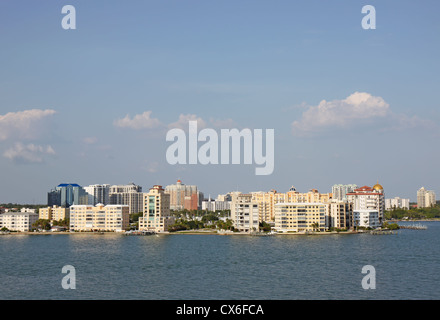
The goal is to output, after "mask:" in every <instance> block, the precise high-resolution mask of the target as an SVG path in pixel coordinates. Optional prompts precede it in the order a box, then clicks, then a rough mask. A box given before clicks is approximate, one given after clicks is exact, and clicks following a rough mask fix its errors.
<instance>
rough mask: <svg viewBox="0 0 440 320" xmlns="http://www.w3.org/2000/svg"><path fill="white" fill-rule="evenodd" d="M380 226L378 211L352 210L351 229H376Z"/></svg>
mask: <svg viewBox="0 0 440 320" xmlns="http://www.w3.org/2000/svg"><path fill="white" fill-rule="evenodd" d="M381 225H382V222H381V219H380V216H379V211H377V210H353V227H354V228H357V227H365V228H373V229H375V228H378V227H380V226H381Z"/></svg>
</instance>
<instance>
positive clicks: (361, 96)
mask: <svg viewBox="0 0 440 320" xmlns="http://www.w3.org/2000/svg"><path fill="white" fill-rule="evenodd" d="M390 113H391V111H390V109H389V104H388V103H386V102H385V101H384V99H382V98H381V97H375V96H372V95H371V94H369V93H365V92H355V93H353V94H352V95H350V96H349V97H347V98H346V99H344V100H333V101H326V100H322V101H321V102H320V103H319V105H317V106H312V107H309V108H308V109H307V110H306V111H304V112H303V114H302V118H301V119H300V120H299V121H294V122H293V123H292V129H293V133H294V134H295V135H307V134H310V133H314V132H317V131H321V130H324V129H327V128H334V127H350V126H353V125H355V124H359V123H362V122H364V121H368V120H370V119H377V118H383V117H386V116H388V115H390Z"/></svg>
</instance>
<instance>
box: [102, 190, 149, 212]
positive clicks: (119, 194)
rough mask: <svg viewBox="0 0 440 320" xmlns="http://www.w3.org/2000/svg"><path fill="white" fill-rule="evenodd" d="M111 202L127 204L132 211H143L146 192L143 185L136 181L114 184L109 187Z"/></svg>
mask: <svg viewBox="0 0 440 320" xmlns="http://www.w3.org/2000/svg"><path fill="white" fill-rule="evenodd" d="M109 202H110V204H125V205H128V207H129V212H130V213H139V212H143V210H144V208H143V203H144V194H143V193H142V187H141V186H138V185H135V184H134V183H130V184H126V185H113V186H110V188H109Z"/></svg>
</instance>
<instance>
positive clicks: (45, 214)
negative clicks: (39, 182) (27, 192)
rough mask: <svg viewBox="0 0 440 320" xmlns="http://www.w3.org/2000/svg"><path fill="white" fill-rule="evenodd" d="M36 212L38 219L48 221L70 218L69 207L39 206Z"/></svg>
mask: <svg viewBox="0 0 440 320" xmlns="http://www.w3.org/2000/svg"><path fill="white" fill-rule="evenodd" d="M38 213H39V219H45V220H49V221H60V220H66V219H69V218H70V209H69V208H64V207H59V206H52V207H47V208H40V209H39V211H38Z"/></svg>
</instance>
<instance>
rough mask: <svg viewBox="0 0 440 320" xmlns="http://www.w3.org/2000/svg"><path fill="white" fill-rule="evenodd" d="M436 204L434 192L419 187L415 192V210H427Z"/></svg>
mask: <svg viewBox="0 0 440 320" xmlns="http://www.w3.org/2000/svg"><path fill="white" fill-rule="evenodd" d="M435 204H436V200H435V192H434V191H433V190H426V189H425V187H421V188H420V189H419V190H418V191H417V208H429V207H433V206H435Z"/></svg>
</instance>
